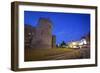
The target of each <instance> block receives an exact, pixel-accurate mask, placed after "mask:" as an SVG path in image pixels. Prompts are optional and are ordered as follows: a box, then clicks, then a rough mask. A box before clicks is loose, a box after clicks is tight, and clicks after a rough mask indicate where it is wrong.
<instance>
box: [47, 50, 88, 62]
mask: <svg viewBox="0 0 100 73" xmlns="http://www.w3.org/2000/svg"><path fill="white" fill-rule="evenodd" d="M89 57H90V49H89V48H81V49H75V50H74V51H71V52H67V53H66V52H65V53H62V54H59V55H54V56H49V57H48V58H47V59H53V60H61V59H80V58H89Z"/></svg>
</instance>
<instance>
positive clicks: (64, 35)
mask: <svg viewBox="0 0 100 73" xmlns="http://www.w3.org/2000/svg"><path fill="white" fill-rule="evenodd" d="M40 17H43V18H49V19H50V20H51V21H52V23H53V24H52V26H53V29H52V34H53V35H56V43H57V44H60V43H61V42H62V41H65V42H66V43H67V42H70V41H72V40H73V41H76V40H79V39H80V38H81V37H83V36H85V35H87V34H88V33H89V32H90V14H79V13H58V12H36V11H24V24H28V25H32V26H36V25H37V23H38V20H39V18H40Z"/></svg>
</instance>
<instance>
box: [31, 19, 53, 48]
mask: <svg viewBox="0 0 100 73" xmlns="http://www.w3.org/2000/svg"><path fill="white" fill-rule="evenodd" d="M33 38H34V37H33ZM33 42H34V41H33ZM35 43H36V44H37V45H35V48H40V49H47V48H52V22H51V21H50V19H47V18H40V19H39V21H38V24H37V27H36V38H35Z"/></svg>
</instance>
